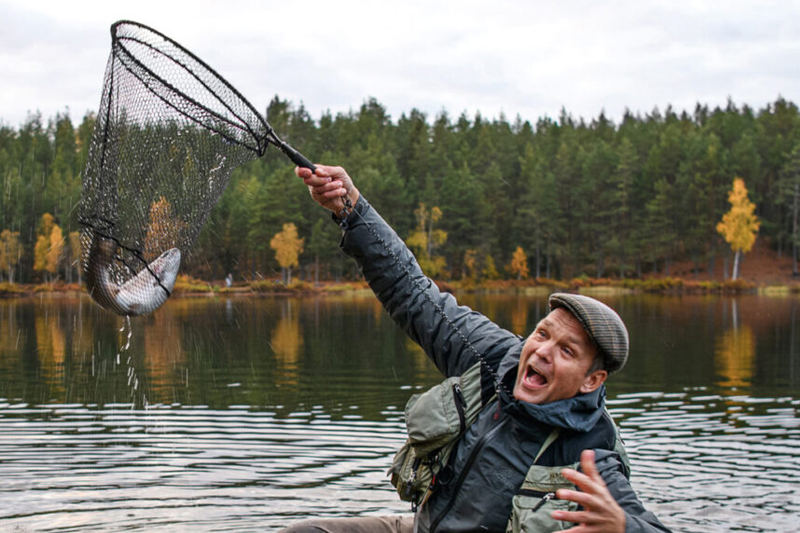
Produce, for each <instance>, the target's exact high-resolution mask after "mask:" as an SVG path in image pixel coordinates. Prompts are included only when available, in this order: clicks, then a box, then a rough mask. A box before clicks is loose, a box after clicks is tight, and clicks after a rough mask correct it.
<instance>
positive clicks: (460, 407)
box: [453, 383, 467, 433]
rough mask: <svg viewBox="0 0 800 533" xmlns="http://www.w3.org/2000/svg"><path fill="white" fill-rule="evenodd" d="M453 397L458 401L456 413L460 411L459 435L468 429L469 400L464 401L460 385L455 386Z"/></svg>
mask: <svg viewBox="0 0 800 533" xmlns="http://www.w3.org/2000/svg"><path fill="white" fill-rule="evenodd" d="M453 396H454V397H455V400H456V411H458V423H459V433H464V430H465V429H467V414H466V408H467V400H465V399H464V393H463V392H462V390H461V385H459V384H458V383H455V384H454V385H453Z"/></svg>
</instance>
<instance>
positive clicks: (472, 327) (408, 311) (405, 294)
mask: <svg viewBox="0 0 800 533" xmlns="http://www.w3.org/2000/svg"><path fill="white" fill-rule="evenodd" d="M339 225H340V226H341V227H342V229H343V231H344V234H343V237H342V241H341V245H340V246H341V248H342V250H343V251H344V252H345V253H346V254H347V255H349V256H351V257H353V258H354V259H355V260H356V263H357V264H358V266H359V269H360V270H361V273H362V274H363V275H364V278H365V279H366V281H367V283H369V286H370V288H371V289H372V291H373V292H374V293H375V295H376V296H377V297H378V299H379V300H380V302H381V303H382V304H383V307H384V308H385V309H386V311H387V312H388V313H389V315H390V316H391V317H392V319H393V320H394V321H395V322H396V323H397V324H398V325H399V326H400V327H401V328H402V329H403V330H404V331H405V332H406V333H407V334H408V335H409V336H410V337H411V338H412V339H413V340H414V341H415V342H416V343H418V344H419V345H420V346H421V347H422V349H423V350H425V353H426V354H427V355H428V357H429V358H430V359H431V360H432V361H433V363H434V364H435V365H436V367H437V368H438V369H439V371H441V372H442V373H443V374H445V375H446V376H448V377H450V376H458V375H461V374H462V373H463V372H464V371H465V370H466V369H468V368H469V367H471V366H472V365H473V364H474V363H476V362H477V361H479V354H480V357H482V358H483V359H484V361H485V362H486V363H488V364H489V365H491V366H492V368H493V369H495V370H496V368H497V366H498V364H499V362H500V359H501V358H502V357H503V355H504V354H505V353H506V352H507V351H508V350H509V349H510V348H511V347H513V346H516V345H518V344H519V343H520V337H518V336H517V335H514V334H513V333H511V332H510V331H507V330H505V329H503V328H501V327H500V326H498V325H497V324H495V323H494V322H492V321H491V320H489V319H488V318H487V317H485V316H484V315H482V314H480V313H477V312H475V311H472V310H471V309H470V308H468V307H465V306H459V305H458V303H457V302H456V300H455V298H454V297H453V296H452V295H451V294H448V293H443V292H441V291H439V289H438V288H437V286H436V284H435V283H434V282H433V281H432V280H431V279H430V278H428V277H427V276H425V274H424V273H423V272H422V269H421V268H420V267H419V264H418V263H417V260H416V259H415V257H414V255H413V254H412V253H411V250H409V249H408V247H407V246H406V245H405V243H404V242H403V240H402V239H400V237H398V235H397V234H396V233H395V231H394V230H393V229H392V228H391V227H390V226H389V225H388V224H387V223H386V222H385V221H384V220H383V218H381V216H380V215H379V214H378V213H377V211H375V209H373V208H372V206H370V204H369V203H368V202H367V200H366V199H365V198H364V197H363V196H360V197H359V199H358V202H357V203H356V205H355V207H354V209H353V212H352V213H350V215H349V216H348V217H347V219H346V220H344V221H340V222H339Z"/></svg>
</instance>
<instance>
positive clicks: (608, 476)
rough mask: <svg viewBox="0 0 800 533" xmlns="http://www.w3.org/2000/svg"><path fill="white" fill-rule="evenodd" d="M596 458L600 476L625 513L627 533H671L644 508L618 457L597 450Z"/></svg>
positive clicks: (611, 453)
mask: <svg viewBox="0 0 800 533" xmlns="http://www.w3.org/2000/svg"><path fill="white" fill-rule="evenodd" d="M595 457H596V460H597V470H598V471H599V472H600V476H601V477H602V478H603V480H604V481H605V482H606V485H607V486H608V490H609V492H611V495H612V496H613V497H614V499H615V500H616V501H617V503H618V504H619V506H620V507H622V510H623V511H625V533H664V532H666V533H669V529H667V528H666V527H665V526H664V524H662V523H661V522H660V521H659V520H658V518H656V515H654V514H653V513H651V512H650V511H648V510H647V509H645V508H644V505H643V504H642V502H641V501H640V500H639V498H638V496H636V492H634V490H633V487H631V484H630V481H629V480H628V478H627V477H626V476H625V469H624V467H623V465H622V463H621V462H620V461H619V459H618V458H617V455H616V454H615V453H613V452H609V451H607V450H595Z"/></svg>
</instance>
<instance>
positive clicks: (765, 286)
mask: <svg viewBox="0 0 800 533" xmlns="http://www.w3.org/2000/svg"><path fill="white" fill-rule="evenodd" d="M435 283H436V284H437V286H438V287H439V289H440V290H441V291H443V292H450V293H452V294H517V295H523V296H546V295H548V294H550V293H552V292H556V291H565V292H577V293H581V294H586V295H590V296H600V297H601V296H603V295H625V294H663V295H688V294H691V295H738V294H764V295H792V294H794V295H800V280H798V281H796V282H790V283H756V282H753V281H748V280H742V279H739V280H736V281H731V280H727V281H698V280H693V279H691V280H690V279H685V278H679V277H668V278H650V279H643V280H642V279H622V280H612V279H592V278H575V279H572V280H570V281H568V282H566V281H559V280H550V279H547V280H545V279H539V280H503V281H499V280H497V281H486V282H481V283H474V282H470V281H469V280H460V281H454V282H450V281H438V280H437V281H435ZM45 294H46V295H48V296H49V297H76V296H80V295H82V294H87V293H86V290H85V289H84V288H83V287H81V286H80V285H78V284H75V283H73V284H66V283H51V284H40V285H30V284H9V283H7V282H6V283H0V299H11V298H30V297H35V296H41V295H45ZM173 294H174V295H175V296H179V297H194V298H197V297H215V296H249V297H268V296H283V297H286V296H312V295H314V296H326V295H362V294H363V295H371V294H372V291H371V290H370V288H369V286H368V285H367V284H366V283H365V282H363V281H352V282H331V281H327V282H320V283H319V284H318V285H315V284H314V283H312V282H306V281H297V282H293V283H291V284H290V285H285V284H283V283H281V282H279V281H266V280H262V281H258V282H254V283H248V284H239V285H235V286H233V287H230V288H229V287H225V285H224V282H204V281H200V280H194V279H191V280H189V279H179V281H178V282H176V284H175V288H174V291H173Z"/></svg>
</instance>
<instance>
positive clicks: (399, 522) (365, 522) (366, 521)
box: [281, 515, 414, 533]
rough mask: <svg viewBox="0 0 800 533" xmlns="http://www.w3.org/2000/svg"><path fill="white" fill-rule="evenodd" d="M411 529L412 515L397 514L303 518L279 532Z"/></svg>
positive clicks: (402, 532) (396, 532)
mask: <svg viewBox="0 0 800 533" xmlns="http://www.w3.org/2000/svg"><path fill="white" fill-rule="evenodd" d="M413 530H414V517H413V516H410V515H397V516H363V517H357V518H320V519H311V520H304V521H302V522H298V523H296V524H293V525H291V526H289V527H287V528H286V529H284V530H282V531H281V533H412V531H413Z"/></svg>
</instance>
